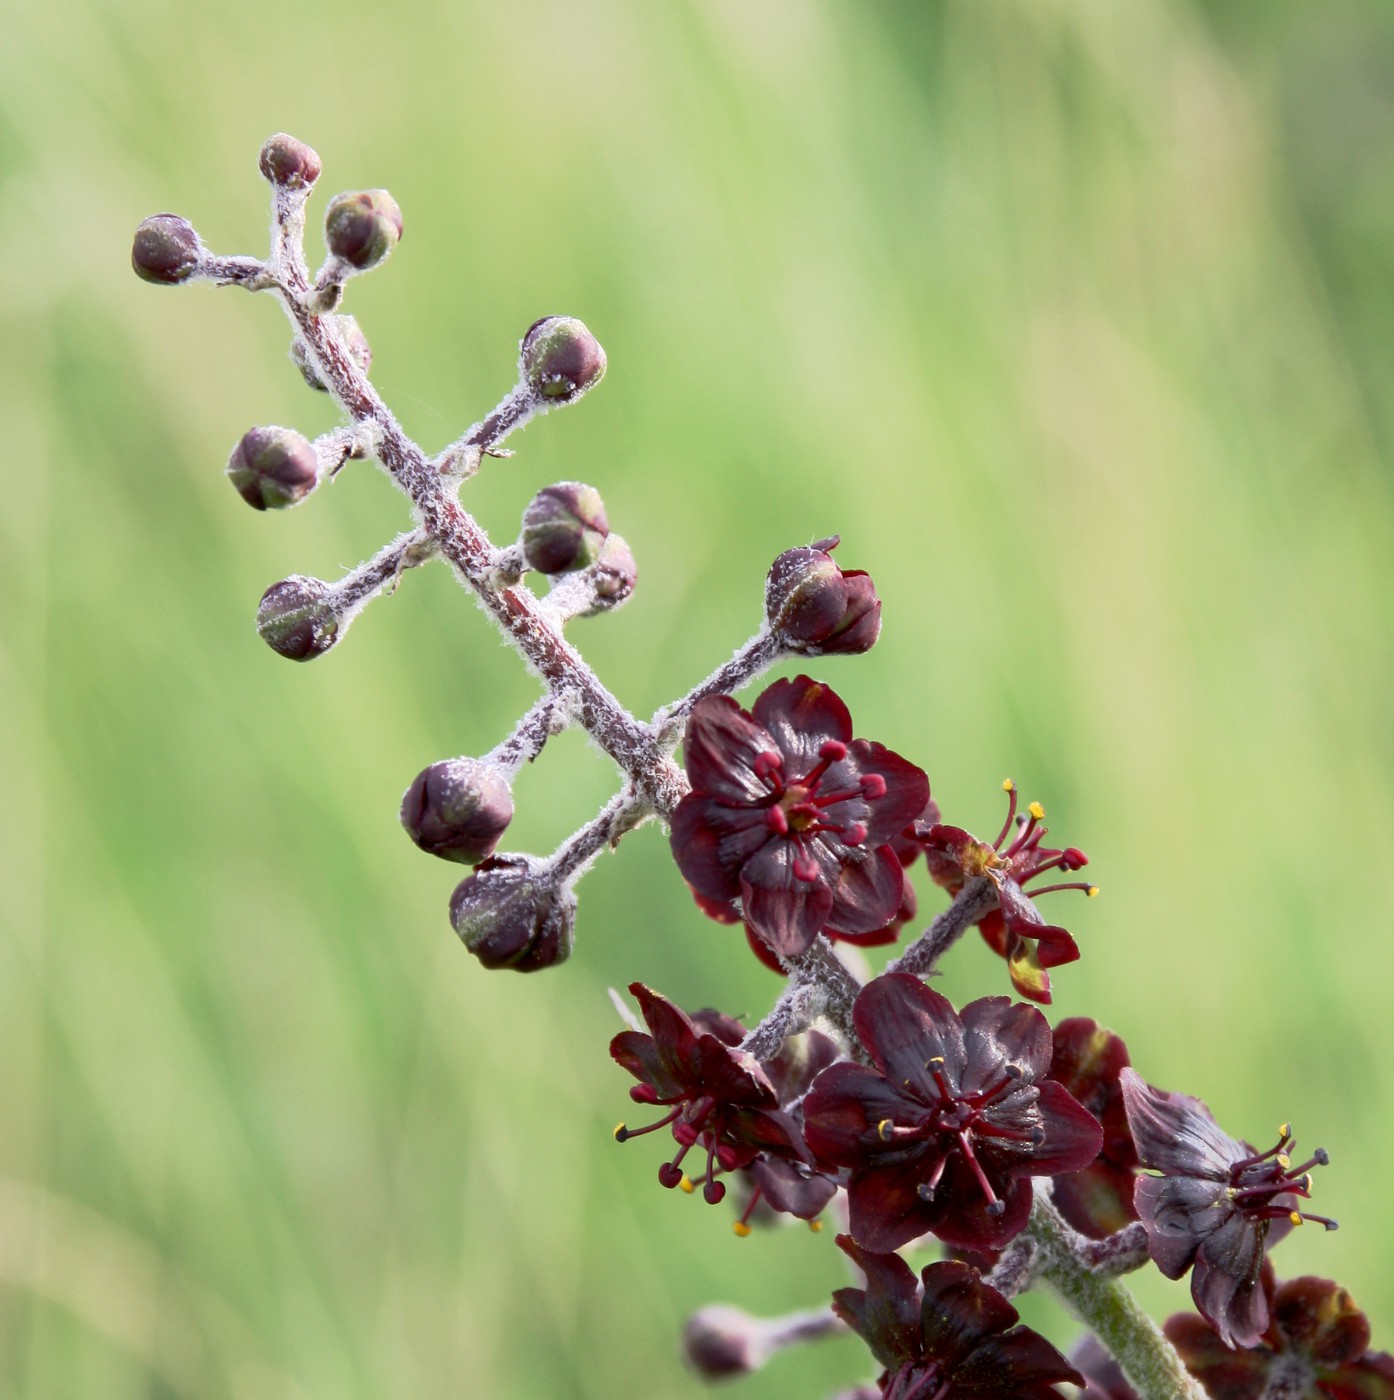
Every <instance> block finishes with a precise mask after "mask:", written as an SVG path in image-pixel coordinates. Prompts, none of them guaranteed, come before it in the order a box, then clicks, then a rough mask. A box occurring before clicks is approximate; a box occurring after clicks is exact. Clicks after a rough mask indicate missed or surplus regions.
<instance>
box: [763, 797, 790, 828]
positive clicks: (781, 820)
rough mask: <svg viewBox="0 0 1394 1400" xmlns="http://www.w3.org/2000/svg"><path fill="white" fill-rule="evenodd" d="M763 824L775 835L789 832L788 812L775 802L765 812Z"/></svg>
mask: <svg viewBox="0 0 1394 1400" xmlns="http://www.w3.org/2000/svg"><path fill="white" fill-rule="evenodd" d="M765 825H766V826H768V827H769V828H770V830H771V831H773V832H774V833H775V834H776V835H777V836H787V835H788V834H789V814H788V813H787V812H786V811H785V810H784V808H783V807H781V806H779V804H778V803H776V804H775V805H774V806H773V807H771V808H770V809H769V810H768V811H767V812H766V813H765Z"/></svg>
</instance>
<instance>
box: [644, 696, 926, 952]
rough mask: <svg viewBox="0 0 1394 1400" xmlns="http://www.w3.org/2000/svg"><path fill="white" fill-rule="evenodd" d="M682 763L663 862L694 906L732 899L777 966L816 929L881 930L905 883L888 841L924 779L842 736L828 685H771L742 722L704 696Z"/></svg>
mask: <svg viewBox="0 0 1394 1400" xmlns="http://www.w3.org/2000/svg"><path fill="white" fill-rule="evenodd" d="M683 755H684V761H685V764H686V767H687V776H688V778H689V780H690V781H691V783H692V791H691V792H690V793H688V795H687V796H686V797H684V798H683V800H682V801H681V802H680V803H679V804H678V807H677V810H676V811H675V812H674V813H673V827H672V838H671V839H672V848H673V859H674V860H675V861H677V864H678V869H679V870H681V871H682V873H683V876H684V878H685V879H686V880H687V882H688V883H689V884H690V885H691V886H692V888H693V890H695V891H696V893H697V894H698V895H699V896H701V897H702V900H704V901H715V902H717V903H718V904H719V905H722V906H725V907H728V908H729V907H730V905H731V903H732V901H734V900H737V899H739V900H740V902H741V915H742V917H743V918H744V920H745V922H746V923H747V924H749V925H750V926H751V927H752V928H753V929H754V930H755V931H756V932H757V933H758V934H759V935H760V937H761V938H763V939H764V940H765V942H766V943H768V944H769V946H770V947H771V948H772V949H773V950H774V951H775V952H776V953H778V954H780V955H781V956H783V957H794V956H797V955H798V954H799V953H802V952H804V951H805V950H806V949H807V948H808V946H809V945H810V944H811V943H812V942H813V940H814V939H815V938H816V937H817V936H818V934H819V932H820V931H821V930H822V929H824V928H828V929H829V930H830V931H832V932H834V933H838V934H843V935H849V934H851V935H856V934H869V933H873V932H875V931H876V930H878V929H883V928H884V927H885V926H886V925H887V924H889V923H890V922H891V921H892V919H893V917H894V915H895V913H896V911H897V910H898V909H899V907H900V904H901V901H902V899H903V898H904V892H905V876H904V872H903V870H902V869H901V864H900V861H899V860H897V859H896V855H895V852H894V850H893V849H892V848H891V846H890V844H889V843H890V842H891V841H893V840H894V839H895V838H896V837H897V836H898V835H899V834H900V833H901V831H902V830H903V829H904V828H905V826H906V824H907V823H908V822H909V821H911V820H912V819H913V818H914V817H915V815H916V814H917V813H919V812H920V811H921V810H922V809H923V808H924V805H925V803H926V801H927V800H928V798H929V780H928V779H927V778H926V777H925V775H924V774H923V773H922V772H921V771H920V770H919V769H918V768H916V767H915V765H914V764H913V763H909V762H907V761H906V760H905V759H903V758H901V757H900V755H899V754H895V753H892V752H891V751H890V750H889V749H887V748H884V747H882V745H880V744H874V743H869V742H868V741H867V740H865V739H853V738H852V719H851V716H850V715H849V714H848V713H847V707H846V706H845V705H844V704H843V703H842V701H841V700H840V699H839V698H838V697H837V695H836V694H834V692H833V691H832V690H831V689H830V688H829V687H828V686H826V685H823V684H821V683H820V682H818V681H814V680H810V679H809V678H808V677H807V676H798V677H796V678H795V679H793V680H784V681H776V682H775V683H774V684H773V685H772V686H770V687H769V689H767V690H766V691H765V692H764V693H763V694H762V695H761V696H760V698H759V699H758V700H756V702H755V704H754V706H753V707H752V709H751V711H750V712H749V713H747V712H746V711H745V710H743V709H741V707H740V706H739V705H738V704H736V702H735V701H734V700H732V699H730V697H729V696H724V695H712V696H707V697H706V698H705V699H702V700H699V701H698V702H697V704H696V705H695V706H694V707H693V711H692V716H691V718H690V719H689V720H688V725H687V734H686V737H685V738H684V741H683ZM703 907H704V908H706V907H707V905H706V904H704V905H703Z"/></svg>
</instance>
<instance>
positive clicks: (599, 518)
mask: <svg viewBox="0 0 1394 1400" xmlns="http://www.w3.org/2000/svg"><path fill="white" fill-rule="evenodd" d="M609 533H610V522H609V521H608V520H607V519H606V517H605V503H604V502H603V501H602V500H601V499H600V492H599V491H597V490H596V489H595V487H594V486H587V485H585V483H584V482H580V481H560V482H558V483H557V484H556V485H555V486H544V487H543V488H542V490H541V491H539V492H538V493H537V495H535V496H534V497H533V498H532V500H531V501H530V502H529V503H528V508H527V509H526V510H525V511H524V512H523V557H524V558H525V559H526V560H527V561H528V568H530V569H536V570H537V572H538V573H540V574H569V573H571V572H572V571H573V570H576V569H585V568H588V567H589V566H590V565H592V564H594V563H595V561H596V560H597V558H599V556H600V550H601V547H602V546H603V545H604V543H605V537H606V536H607V535H608V534H609Z"/></svg>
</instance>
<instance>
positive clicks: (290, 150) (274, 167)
mask: <svg viewBox="0 0 1394 1400" xmlns="http://www.w3.org/2000/svg"><path fill="white" fill-rule="evenodd" d="M258 164H259V166H260V167H261V173H262V174H263V175H264V176H266V178H267V179H268V180H270V181H271V183H272V184H273V185H278V186H279V187H280V188H281V189H283V190H308V189H309V188H310V186H311V185H313V184H314V183H315V181H316V180H318V179H319V172H320V168H321V167H320V162H319V154H318V153H317V152H316V151H314V150H313V149H311V147H309V146H307V145H306V144H305V143H304V142H303V141H297V140H296V139H295V137H294V136H287V135H286V134H285V132H284V131H282V132H278V133H277V134H276V135H275V136H269V137H267V139H266V144H265V145H264V146H263V147H262V148H261V158H260V160H259V161H258Z"/></svg>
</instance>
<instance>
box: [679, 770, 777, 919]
mask: <svg viewBox="0 0 1394 1400" xmlns="http://www.w3.org/2000/svg"><path fill="white" fill-rule="evenodd" d="M770 837H771V832H770V829H769V827H768V826H767V825H766V823H765V814H764V812H763V811H761V810H760V809H759V808H755V807H725V806H722V804H721V803H719V802H716V801H714V800H713V799H712V798H710V797H707V796H705V795H704V794H702V793H700V792H689V793H688V794H687V796H686V797H684V798H683V800H682V801H681V802H679V803H678V805H677V808H676V810H675V811H674V812H673V820H672V826H671V831H670V833H669V837H668V841H669V845H670V846H671V848H672V852H673V859H674V861H676V862H677V867H678V869H679V870H680V871H682V876H683V879H684V880H686V881H687V883H688V884H689V885H691V886H692V888H693V889H694V890H696V891H697V893H698V894H700V895H704V896H706V898H708V899H714V900H721V901H727V900H732V899H735V898H737V897H738V896H739V894H740V873H741V868H742V867H743V866H744V865H745V863H746V862H747V861H748V860H749V859H750V858H751V857H752V856H753V855H754V854H755V853H756V852H757V851H759V849H760V848H761V847H762V846H764V845H765V844H766V843H767V842H768V841H769V840H770Z"/></svg>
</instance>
